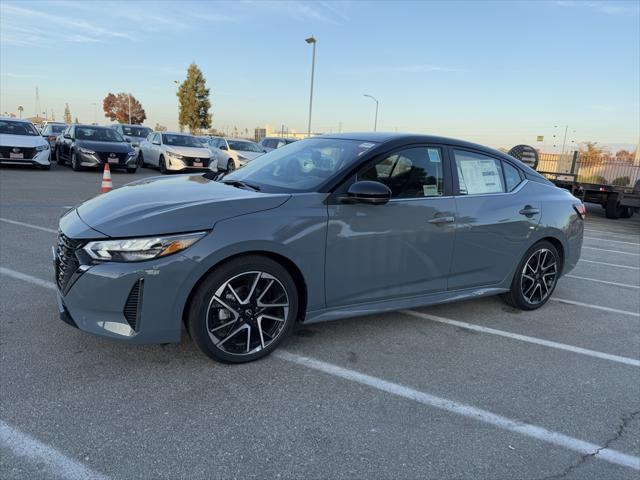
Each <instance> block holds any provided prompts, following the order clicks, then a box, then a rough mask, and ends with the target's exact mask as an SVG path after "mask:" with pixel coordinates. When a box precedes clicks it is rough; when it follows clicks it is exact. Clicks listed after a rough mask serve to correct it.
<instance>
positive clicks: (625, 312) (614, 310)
mask: <svg viewBox="0 0 640 480" xmlns="http://www.w3.org/2000/svg"><path fill="white" fill-rule="evenodd" d="M549 300H553V301H554V302H559V303H567V304H569V305H577V306H578V307H585V308H593V309H594V310H602V311H603V312H611V313H619V314H621V315H629V316H631V317H640V313H638V312H630V311H628V310H618V309H617V308H610V307H603V306H601V305H592V304H591V303H582V302H576V301H575V300H566V299H564V298H558V297H551V298H550V299H549Z"/></svg>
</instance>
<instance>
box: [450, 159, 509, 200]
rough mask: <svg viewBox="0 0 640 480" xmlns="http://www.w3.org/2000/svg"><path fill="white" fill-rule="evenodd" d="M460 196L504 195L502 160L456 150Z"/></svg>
mask: <svg viewBox="0 0 640 480" xmlns="http://www.w3.org/2000/svg"><path fill="white" fill-rule="evenodd" d="M454 157H455V162H456V169H457V172H458V192H459V193H460V195H481V194H487V193H503V192H504V191H505V188H504V184H503V180H502V166H501V165H500V164H501V162H500V160H497V159H495V158H492V157H488V156H486V155H482V154H480V153H475V152H467V151H465V150H454Z"/></svg>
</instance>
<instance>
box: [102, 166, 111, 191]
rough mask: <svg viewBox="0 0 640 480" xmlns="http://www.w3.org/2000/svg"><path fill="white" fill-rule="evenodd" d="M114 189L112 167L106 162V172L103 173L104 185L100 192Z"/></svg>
mask: <svg viewBox="0 0 640 480" xmlns="http://www.w3.org/2000/svg"><path fill="white" fill-rule="evenodd" d="M111 190H113V185H112V184H111V169H110V168H109V164H108V163H105V164H104V173H103V174H102V187H100V193H107V192H110V191H111Z"/></svg>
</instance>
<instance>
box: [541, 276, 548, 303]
mask: <svg viewBox="0 0 640 480" xmlns="http://www.w3.org/2000/svg"><path fill="white" fill-rule="evenodd" d="M542 284H543V285H544V289H545V290H546V291H547V293H546V294H545V298H546V297H547V295H549V286H548V285H547V282H545V281H544V280H543V281H542ZM540 295H542V287H540ZM540 300H542V298H541V299H540Z"/></svg>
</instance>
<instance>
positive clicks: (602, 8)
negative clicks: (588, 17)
mask: <svg viewBox="0 0 640 480" xmlns="http://www.w3.org/2000/svg"><path fill="white" fill-rule="evenodd" d="M555 3H556V5H558V6H560V7H581V8H588V9H591V10H594V11H595V12H598V13H604V14H605V15H637V14H638V13H639V12H640V5H639V4H638V2H634V1H633V0H631V1H627V2H612V1H606V2H598V1H579V0H576V1H570V0H557V1H556V2H555Z"/></svg>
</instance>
